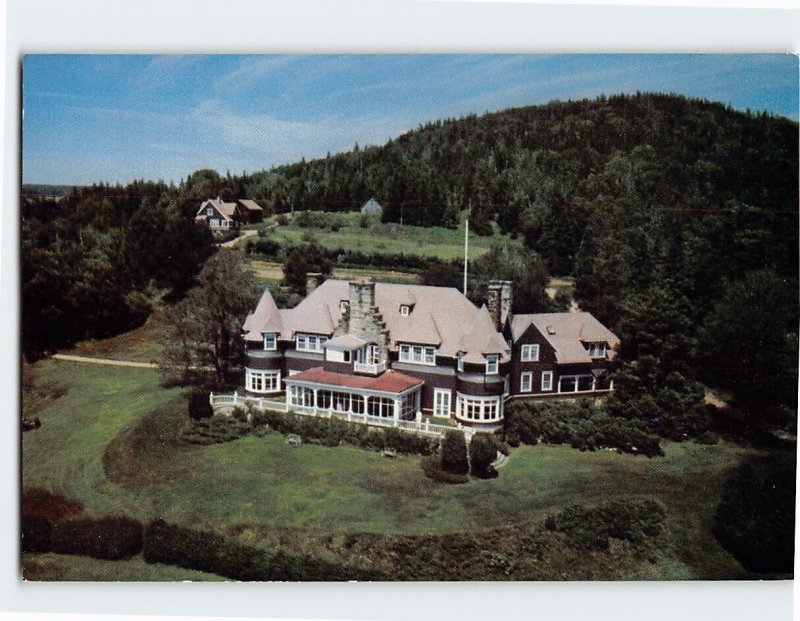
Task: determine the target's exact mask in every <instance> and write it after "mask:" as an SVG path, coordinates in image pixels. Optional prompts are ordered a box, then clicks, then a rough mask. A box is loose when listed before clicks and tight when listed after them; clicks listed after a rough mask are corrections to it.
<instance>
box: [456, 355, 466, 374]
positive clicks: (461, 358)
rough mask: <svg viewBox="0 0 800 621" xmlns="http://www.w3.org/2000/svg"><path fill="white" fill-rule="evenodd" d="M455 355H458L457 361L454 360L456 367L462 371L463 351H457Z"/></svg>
mask: <svg viewBox="0 0 800 621" xmlns="http://www.w3.org/2000/svg"><path fill="white" fill-rule="evenodd" d="M457 356H458V361H457V362H456V364H457V368H458V370H459V371H461V372H463V371H464V352H463V351H460V352H458V354H457Z"/></svg>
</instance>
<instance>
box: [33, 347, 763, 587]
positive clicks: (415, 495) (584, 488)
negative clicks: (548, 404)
mask: <svg viewBox="0 0 800 621" xmlns="http://www.w3.org/2000/svg"><path fill="white" fill-rule="evenodd" d="M119 347H120V348H121V350H115V349H114V346H113V344H106V347H105V350H104V353H105V354H107V355H110V356H113V357H121V355H122V351H125V352H126V354H125V355H128V356H133V355H134V354H136V353H137V352H136V351H132V350H130V349H127V350H125V348H126V347H130V343H128V341H126V340H125V339H122V340H121V341H120V345H119ZM142 347H143V349H144V350H145V351H146V350H147V347H145V346H144V345H143V346H142ZM134 350H135V347H134ZM139 353H140V354H141V352H139ZM35 370H36V372H37V383H38V382H46V383H47V384H48V386H50V387H53V386H59V387H61V388H62V390H61V391H57V392H56V393H55V394H61V396H58V397H57V398H54V399H49V400H46V401H43V402H42V403H41V404H40V405H39V407H38V409H37V410H36V411H34V412H31V414H32V415H36V416H39V417H40V419H41V421H42V427H41V429H38V430H35V431H32V432H29V433H26V434H24V436H23V442H22V449H23V485H24V486H25V487H43V488H45V489H48V490H50V491H53V492H56V493H60V494H64V495H65V496H67V497H70V498H75V499H77V500H80V501H81V502H82V503H83V504H84V505H85V507H86V510H87V511H88V512H89V513H93V514H109V513H126V514H128V515H131V516H132V517H136V518H139V519H142V520H149V519H151V518H154V517H164V518H165V519H167V520H168V521H172V522H176V523H180V524H184V525H190V526H193V527H197V528H208V529H214V530H220V531H223V532H234V531H236V532H239V531H242V529H244V531H246V532H248V533H250V535H248V536H249V537H255V540H254V541H255V542H256V543H258V541H259V537H261V535H259V534H258V533H259V532H261V531H262V530H263V529H266V530H267V531H270V529H290V530H299V531H303V532H309V533H312V532H313V533H319V532H324V533H329V534H330V533H336V532H340V533H347V532H351V533H357V532H373V533H407V534H415V533H448V532H454V531H463V530H464V529H468V530H471V529H481V528H489V527H495V526H502V525H506V524H514V523H527V524H530V523H538V522H540V521H541V520H543V519H544V517H545V516H546V515H548V514H551V513H553V512H555V511H557V510H559V509H560V508H562V507H564V506H567V505H570V504H597V503H600V502H604V501H607V500H610V499H615V498H619V499H623V498H627V497H633V496H635V497H651V498H655V499H657V500H659V501H660V502H662V503H663V504H664V506H665V507H666V508H667V512H668V528H669V539H670V542H671V546H672V548H673V549H674V558H672V560H671V561H670V563H671V565H670V567H671V569H670V570H669V575H670V576H672V577H683V578H711V577H717V578H722V577H728V578H731V577H740V576H741V575H742V570H741V568H740V566H739V565H738V563H737V562H736V561H735V560H733V559H732V557H730V556H729V555H728V554H727V553H726V552H725V551H724V550H722V549H721V547H720V546H719V545H718V544H717V542H716V540H715V539H714V537H713V536H712V535H711V533H710V528H711V520H712V516H713V512H714V509H715V507H716V504H717V502H718V499H719V492H720V489H721V486H722V483H723V481H724V480H725V478H726V477H727V475H728V473H729V472H730V470H731V469H732V468H734V467H735V466H736V465H737V464H738V463H740V462H741V460H742V459H744V458H745V457H746V456H748V455H749V454H751V453H752V452H751V451H750V450H748V449H743V448H741V447H738V446H736V445H733V444H729V443H724V442H723V443H719V444H717V445H714V446H706V445H698V444H693V443H683V444H674V443H669V444H666V445H665V449H666V453H667V454H666V457H664V458H656V459H646V458H644V457H636V456H632V455H618V454H617V453H615V452H611V451H600V452H596V453H583V452H580V451H577V450H573V449H571V448H568V447H561V446H546V445H540V446H536V447H520V448H518V449H514V450H513V451H512V454H511V457H510V460H509V463H508V465H507V466H506V467H505V468H503V470H502V471H501V473H500V476H499V478H497V479H495V480H473V481H471V482H470V483H469V484H467V485H461V486H448V485H442V484H438V483H435V482H433V481H431V480H429V479H426V478H425V477H424V476H423V474H422V470H421V469H420V467H419V458H418V457H410V456H399V457H398V458H397V459H394V460H387V459H385V458H383V457H381V456H380V455H379V454H378V453H373V452H369V451H364V450H360V449H356V448H351V447H344V446H343V447H337V448H325V447H321V446H316V445H309V444H304V445H303V446H301V447H299V448H297V449H292V448H290V447H288V446H286V444H285V442H284V440H283V438H282V437H281V436H279V435H277V434H268V435H267V436H265V437H262V438H258V437H253V436H249V437H245V438H242V439H240V440H236V441H233V442H230V443H227V444H221V445H214V446H197V445H188V444H184V443H182V442H181V441H180V440H179V438H178V433H179V432H180V429H181V427H182V425H183V424H184V420H185V402H184V401H183V398H182V397H181V394H180V392H181V391H180V390H179V389H169V390H168V389H164V388H163V387H161V386H160V384H159V378H158V374H157V372H156V371H154V370H149V369H138V368H137V369H132V368H116V367H100V366H95V365H84V364H80V363H74V362H65V361H56V360H45V361H41V362H39V363H37V364H36V365H35ZM254 533H256V534H254ZM655 569H656V568H654V570H655ZM70 571H75V572H77V571H82V570H80V569H74V570H72V569H71V570H70ZM97 571H98V572H100V574H103V572H104V570H102V569H98V570H97ZM121 571H128V569H123V570H121ZM131 571H133V570H131ZM664 571H667V570H666V569H664ZM65 575H70V574H65ZM76 575H77V574H76Z"/></svg>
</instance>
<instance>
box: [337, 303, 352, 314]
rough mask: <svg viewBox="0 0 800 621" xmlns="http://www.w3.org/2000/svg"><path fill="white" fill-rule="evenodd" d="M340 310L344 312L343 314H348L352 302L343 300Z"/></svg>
mask: <svg viewBox="0 0 800 621" xmlns="http://www.w3.org/2000/svg"><path fill="white" fill-rule="evenodd" d="M339 310H340V311H342V314H344V313H346V312H347V311H349V310H350V302H349V301H348V300H341V301H340V302H339Z"/></svg>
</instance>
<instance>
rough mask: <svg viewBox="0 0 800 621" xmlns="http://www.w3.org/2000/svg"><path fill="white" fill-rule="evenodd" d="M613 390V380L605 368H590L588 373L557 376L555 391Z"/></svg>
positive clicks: (562, 392)
mask: <svg viewBox="0 0 800 621" xmlns="http://www.w3.org/2000/svg"><path fill="white" fill-rule="evenodd" d="M611 390H614V380H613V379H610V378H609V376H608V372H607V371H606V370H605V369H592V370H591V371H589V372H588V373H573V374H564V375H559V376H558V384H557V387H556V392H557V393H558V394H564V393H567V394H575V393H589V392H608V391H611Z"/></svg>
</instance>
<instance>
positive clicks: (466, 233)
mask: <svg viewBox="0 0 800 621" xmlns="http://www.w3.org/2000/svg"><path fill="white" fill-rule="evenodd" d="M464 222H465V224H466V226H465V227H464V296H466V295H467V261H468V260H469V217H467V219H466V220H465V221H464Z"/></svg>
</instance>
